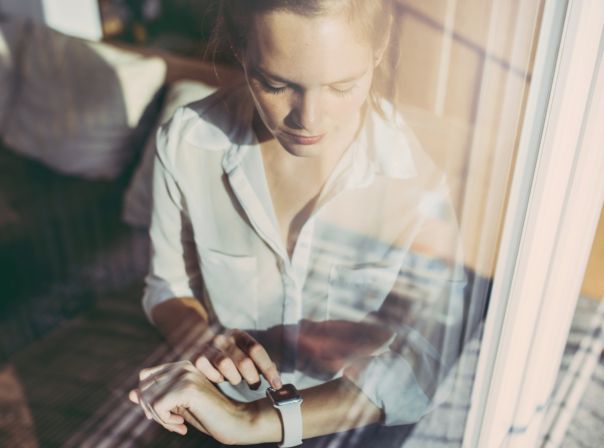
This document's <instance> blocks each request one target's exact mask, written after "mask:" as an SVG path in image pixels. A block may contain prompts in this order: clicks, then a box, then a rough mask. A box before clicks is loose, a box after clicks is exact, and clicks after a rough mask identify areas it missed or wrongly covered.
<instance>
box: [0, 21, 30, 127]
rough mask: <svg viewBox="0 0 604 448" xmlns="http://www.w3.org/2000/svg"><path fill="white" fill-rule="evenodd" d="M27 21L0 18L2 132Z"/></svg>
mask: <svg viewBox="0 0 604 448" xmlns="http://www.w3.org/2000/svg"><path fill="white" fill-rule="evenodd" d="M24 35H25V23H24V22H22V21H8V20H4V19H1V18H0V133H1V132H2V129H3V128H4V121H5V118H6V114H7V112H8V110H9V108H10V104H11V102H12V98H13V95H14V92H15V88H16V82H17V79H16V63H17V59H18V58H17V55H18V53H19V47H20V46H21V44H22V39H23V36H24Z"/></svg>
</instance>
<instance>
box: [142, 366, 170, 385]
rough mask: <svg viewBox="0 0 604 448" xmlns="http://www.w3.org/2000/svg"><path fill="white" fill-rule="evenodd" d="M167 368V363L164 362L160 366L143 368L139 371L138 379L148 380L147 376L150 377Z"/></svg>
mask: <svg viewBox="0 0 604 448" xmlns="http://www.w3.org/2000/svg"><path fill="white" fill-rule="evenodd" d="M165 368H166V365H165V364H162V365H160V366H155V367H149V368H147V369H142V370H141V371H140V372H139V373H138V379H139V381H143V380H146V379H147V378H149V377H150V376H151V375H155V374H156V373H158V372H161V371H162V370H164V369H165Z"/></svg>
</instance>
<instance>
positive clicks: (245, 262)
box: [199, 249, 258, 329]
mask: <svg viewBox="0 0 604 448" xmlns="http://www.w3.org/2000/svg"><path fill="white" fill-rule="evenodd" d="M199 256H200V265H201V273H202V276H203V282H204V285H205V288H206V291H207V292H208V295H209V299H210V302H211V303H212V307H213V308H214V311H215V312H216V314H217V316H218V319H220V323H222V324H223V325H224V326H225V327H227V328H240V329H253V328H256V324H257V322H258V303H257V302H258V297H257V296H258V285H257V283H258V275H257V270H258V266H257V259H256V257H252V256H246V255H229V254H225V253H223V252H218V251H215V250H212V249H202V250H200V251H199Z"/></svg>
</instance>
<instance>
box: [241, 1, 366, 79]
mask: <svg viewBox="0 0 604 448" xmlns="http://www.w3.org/2000/svg"><path fill="white" fill-rule="evenodd" d="M371 57H372V47H371V44H370V42H369V41H367V39H363V37H362V33H360V32H359V30H358V29H357V27H356V26H355V25H354V24H353V23H351V22H350V21H349V20H348V17H347V16H346V15H345V14H343V13H339V14H338V13H334V14H328V15H320V16H316V17H307V16H302V15H299V14H296V13H292V12H287V11H275V12H269V13H262V14H257V15H255V16H254V18H253V20H252V26H251V28H250V32H249V36H248V45H247V52H246V63H247V64H248V65H251V66H254V67H260V68H262V69H265V70H267V71H269V72H270V73H273V74H277V75H279V76H280V77H283V78H287V79H289V80H292V81H296V82H299V83H300V84H302V85H303V84H305V83H309V84H312V83H314V82H331V81H337V80H339V79H345V78H347V77H350V76H351V75H354V74H358V73H359V72H360V71H362V70H363V69H364V68H366V67H367V64H368V63H369V61H371Z"/></svg>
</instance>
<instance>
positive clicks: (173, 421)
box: [163, 412, 185, 425]
mask: <svg viewBox="0 0 604 448" xmlns="http://www.w3.org/2000/svg"><path fill="white" fill-rule="evenodd" d="M163 420H164V422H165V423H166V424H168V425H182V424H184V422H185V419H184V417H183V416H182V415H178V414H174V413H173V412H170V415H168V416H167V417H166V418H164V419H163Z"/></svg>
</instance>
